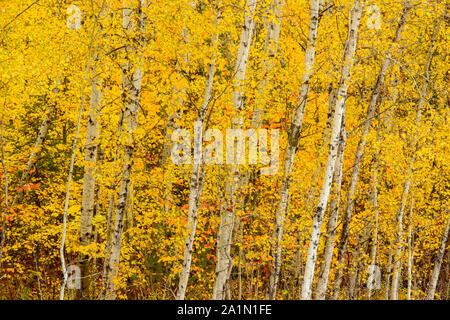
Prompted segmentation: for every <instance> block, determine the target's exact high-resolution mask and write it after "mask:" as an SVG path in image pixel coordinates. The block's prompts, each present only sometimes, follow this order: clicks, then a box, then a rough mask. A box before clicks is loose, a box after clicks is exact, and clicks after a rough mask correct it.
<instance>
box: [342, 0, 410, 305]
mask: <svg viewBox="0 0 450 320" xmlns="http://www.w3.org/2000/svg"><path fill="white" fill-rule="evenodd" d="M411 8H412V7H411V6H410V5H409V2H408V1H407V2H405V6H404V8H403V11H402V15H401V17H400V20H399V22H398V25H397V29H396V31H395V35H394V39H393V42H392V44H391V47H392V45H393V44H396V43H398V42H399V40H400V36H401V33H402V30H403V26H404V24H405V22H406V17H407V15H408V13H409V11H410V10H411ZM391 50H392V49H391V48H389V49H388V50H387V53H386V57H385V58H384V60H383V63H382V65H381V69H380V71H379V73H378V77H377V81H376V83H375V87H374V89H373V91H372V95H371V97H370V102H369V106H368V108H367V116H366V119H365V123H364V128H363V129H362V133H361V137H360V140H359V142H358V147H357V149H356V154H355V160H354V162H353V163H354V164H353V169H352V174H351V179H350V184H349V187H348V192H347V202H346V206H345V210H344V215H343V225H342V231H341V236H340V240H339V250H338V264H339V266H338V270H337V272H336V277H335V282H334V291H335V292H336V291H339V288H340V286H341V280H342V268H341V265H342V263H343V259H344V257H345V252H346V250H347V241H348V236H349V228H350V221H351V218H352V213H353V206H354V197H355V191H356V184H357V182H358V176H359V170H360V165H361V161H362V159H363V156H364V149H365V146H366V143H367V135H368V134H369V131H370V127H371V122H372V118H373V117H374V114H375V110H376V107H377V104H378V100H379V97H380V92H381V87H382V86H383V83H384V78H385V76H386V72H387V70H388V69H389V66H390V64H391V56H392V52H391ZM335 297H337V296H336V295H335Z"/></svg>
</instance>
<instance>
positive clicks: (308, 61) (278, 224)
mask: <svg viewBox="0 0 450 320" xmlns="http://www.w3.org/2000/svg"><path fill="white" fill-rule="evenodd" d="M319 7H320V0H311V2H310V8H309V16H310V21H309V32H308V44H307V48H306V52H305V70H304V74H303V78H302V84H301V86H300V90H299V97H298V100H297V105H296V106H295V110H294V114H293V117H292V123H291V127H290V130H289V138H288V143H287V147H286V154H285V159H284V176H283V182H282V185H281V189H280V204H279V207H278V210H277V215H276V221H275V231H274V235H273V238H274V239H273V240H274V243H273V246H272V257H273V264H272V271H271V273H270V279H269V298H270V299H275V298H276V294H277V285H278V277H279V273H280V267H281V255H282V247H281V239H282V238H283V231H284V226H283V224H284V217H285V214H286V211H287V206H288V199H289V186H290V182H291V174H292V167H293V165H294V156H295V153H296V152H297V147H298V141H299V139H300V133H301V128H302V123H303V115H304V113H305V108H306V103H307V101H308V93H309V82H310V79H311V76H312V71H313V66H314V59H315V56H316V39H317V30H318V27H319Z"/></svg>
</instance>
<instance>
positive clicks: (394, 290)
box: [390, 14, 445, 300]
mask: <svg viewBox="0 0 450 320" xmlns="http://www.w3.org/2000/svg"><path fill="white" fill-rule="evenodd" d="M444 16H445V14H443V15H442V16H441V17H440V18H439V19H438V20H437V21H436V23H435V25H434V27H433V34H432V36H431V40H430V45H429V48H428V53H427V57H426V61H425V65H424V81H423V83H422V88H421V89H420V93H419V94H420V98H419V102H418V104H417V113H416V119H415V120H416V121H415V126H416V128H415V134H414V138H413V143H412V146H413V149H414V151H413V152H414V153H413V155H412V157H411V158H410V159H409V168H408V173H407V178H406V180H405V182H404V184H403V193H402V197H401V200H400V206H399V209H398V211H397V215H396V225H397V233H396V239H395V254H394V266H393V271H392V283H391V293H390V299H391V300H397V299H398V289H399V288H398V285H399V277H400V276H399V274H400V269H401V268H400V263H401V261H400V260H401V253H402V248H403V245H402V241H403V239H402V237H403V216H404V211H405V207H406V202H407V200H408V195H409V189H410V186H411V179H412V176H413V174H414V165H415V162H416V155H417V150H418V140H417V136H418V130H419V128H420V123H421V120H422V112H423V106H424V104H425V100H426V95H427V91H428V82H429V81H430V67H431V60H432V58H433V52H434V47H435V45H436V40H437V36H438V34H439V29H440V26H441V22H442V20H443V19H444Z"/></svg>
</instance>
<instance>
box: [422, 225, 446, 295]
mask: <svg viewBox="0 0 450 320" xmlns="http://www.w3.org/2000/svg"><path fill="white" fill-rule="evenodd" d="M449 227H450V220H447V225H446V227H445V230H444V234H443V235H442V242H441V247H440V248H439V251H438V254H437V257H436V261H435V263H434V268H433V272H432V273H431V278H430V283H429V285H428V289H427V294H426V296H425V299H426V300H434V293H435V292H436V285H437V282H438V279H439V274H440V272H441V265H442V260H443V258H444V254H445V249H446V245H447V239H448V238H449V237H450V230H449Z"/></svg>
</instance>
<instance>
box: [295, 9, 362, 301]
mask: <svg viewBox="0 0 450 320" xmlns="http://www.w3.org/2000/svg"><path fill="white" fill-rule="evenodd" d="M361 14H362V3H361V1H360V0H357V1H355V2H354V4H353V7H352V9H351V13H350V20H349V25H348V34H347V40H346V43H345V49H344V54H343V57H342V63H343V64H342V68H341V79H340V82H339V86H338V92H337V98H336V106H335V109H334V119H333V125H332V131H331V138H330V146H329V148H330V149H329V152H328V159H327V164H326V165H325V173H324V180H323V183H322V189H321V191H320V196H319V202H318V204H317V207H316V210H315V214H314V218H313V225H312V227H311V235H310V239H309V245H308V252H307V257H306V266H305V274H304V278H303V285H302V296H301V298H302V300H309V299H311V294H312V282H313V277H314V270H315V264H316V260H317V248H318V246H319V237H320V228H321V225H322V221H323V216H324V214H325V210H326V207H327V203H328V197H329V195H330V190H331V183H332V179H333V175H334V170H335V165H336V159H337V156H338V147H339V134H340V132H341V125H342V117H343V115H344V114H345V99H346V97H347V89H348V86H349V82H350V77H351V69H352V66H353V61H354V56H355V52H356V45H357V41H358V28H359V21H360V19H361Z"/></svg>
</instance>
